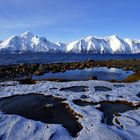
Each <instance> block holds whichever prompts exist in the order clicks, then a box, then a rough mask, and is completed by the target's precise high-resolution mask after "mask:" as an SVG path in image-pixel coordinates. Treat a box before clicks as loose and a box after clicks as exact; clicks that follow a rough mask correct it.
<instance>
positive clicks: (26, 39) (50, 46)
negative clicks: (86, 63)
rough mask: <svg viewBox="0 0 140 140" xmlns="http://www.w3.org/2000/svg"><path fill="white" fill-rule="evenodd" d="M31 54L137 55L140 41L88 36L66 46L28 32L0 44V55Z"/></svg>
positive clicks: (115, 37) (113, 36) (139, 51)
mask: <svg viewBox="0 0 140 140" xmlns="http://www.w3.org/2000/svg"><path fill="white" fill-rule="evenodd" d="M29 52H31V53H35V52H47V53H99V54H135V53H140V40H131V39H122V38H120V37H118V36H117V35H112V36H109V37H104V38H101V37H94V36H88V37H86V38H82V39H80V40H77V41H74V42H71V43H69V44H65V43H61V42H58V43H53V42H50V41H49V40H47V39H46V38H45V37H38V36H36V35H34V34H33V33H31V32H29V31H27V32H25V33H23V34H21V35H18V36H17V35H15V36H12V37H10V38H8V39H7V40H5V41H2V42H0V53H13V54H15V53H29Z"/></svg>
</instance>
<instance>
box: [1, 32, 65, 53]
mask: <svg viewBox="0 0 140 140" xmlns="http://www.w3.org/2000/svg"><path fill="white" fill-rule="evenodd" d="M61 49H62V50H61ZM61 51H63V47H62V46H61V44H60V45H57V44H55V43H52V42H50V41H48V40H47V39H46V38H44V37H38V36H35V35H33V34H32V33H31V32H29V31H27V32H25V33H24V34H22V35H20V36H12V37H10V38H9V39H7V40H5V41H3V42H2V43H1V44H0V52H1V53H25V52H51V53H56V52H61Z"/></svg>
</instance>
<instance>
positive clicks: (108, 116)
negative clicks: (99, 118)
mask: <svg viewBox="0 0 140 140" xmlns="http://www.w3.org/2000/svg"><path fill="white" fill-rule="evenodd" d="M100 105H101V107H99V108H98V109H99V110H100V111H102V112H103V113H104V121H105V123H106V124H108V125H114V124H113V118H114V115H118V113H125V112H127V111H129V110H135V109H137V107H135V106H130V105H127V104H124V103H121V102H109V101H107V102H103V103H101V104H100Z"/></svg>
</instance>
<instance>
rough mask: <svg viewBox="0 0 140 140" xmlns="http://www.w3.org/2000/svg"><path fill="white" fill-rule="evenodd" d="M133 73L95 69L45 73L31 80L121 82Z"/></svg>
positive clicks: (120, 70)
mask: <svg viewBox="0 0 140 140" xmlns="http://www.w3.org/2000/svg"><path fill="white" fill-rule="evenodd" d="M133 73H134V72H133V71H124V70H123V69H117V68H107V67H95V68H90V69H83V70H78V69H76V70H67V71H66V72H64V73H62V72H59V73H45V74H44V75H40V76H37V75H34V76H33V77H32V79H34V80H47V79H66V80H74V81H80V80H89V79H97V80H105V81H111V80H115V81H122V80H124V79H126V78H127V77H128V76H130V75H132V74H133Z"/></svg>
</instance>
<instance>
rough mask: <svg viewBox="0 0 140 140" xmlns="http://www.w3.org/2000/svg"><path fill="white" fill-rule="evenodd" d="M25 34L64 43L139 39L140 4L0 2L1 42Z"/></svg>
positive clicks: (111, 0) (122, 0)
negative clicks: (102, 38)
mask: <svg viewBox="0 0 140 140" xmlns="http://www.w3.org/2000/svg"><path fill="white" fill-rule="evenodd" d="M27 30H29V31H31V32H33V33H34V34H36V35H38V36H45V37H47V38H48V39H49V40H51V41H54V42H56V41H61V42H66V43H68V42H70V41H74V40H76V39H79V38H82V37H86V36H89V35H95V36H108V35H112V34H117V35H119V36H121V37H129V38H136V39H140V0H1V1H0V40H4V39H6V38H7V37H9V36H11V35H15V34H17V35H18V34H21V33H23V32H25V31H27Z"/></svg>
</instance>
